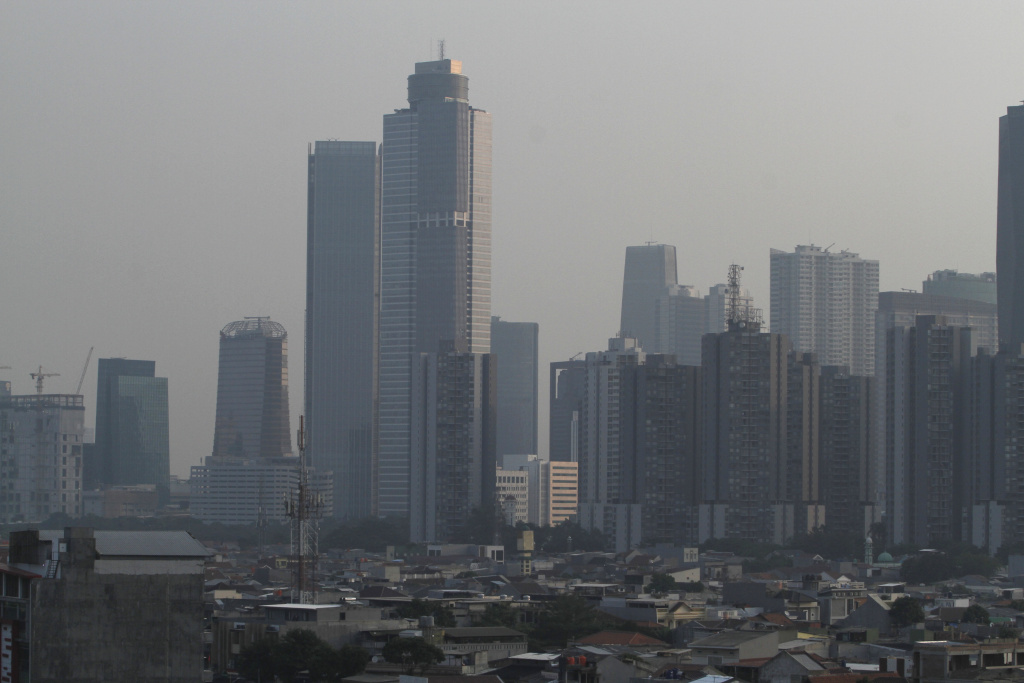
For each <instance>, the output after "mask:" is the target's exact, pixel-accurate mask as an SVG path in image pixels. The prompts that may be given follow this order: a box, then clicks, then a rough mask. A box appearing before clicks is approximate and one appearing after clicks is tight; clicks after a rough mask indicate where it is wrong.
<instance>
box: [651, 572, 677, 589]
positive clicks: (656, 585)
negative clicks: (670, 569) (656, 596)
mask: <svg viewBox="0 0 1024 683" xmlns="http://www.w3.org/2000/svg"><path fill="white" fill-rule="evenodd" d="M677 587H678V584H676V580H675V579H674V578H672V575H671V574H654V575H652V576H651V582H650V583H649V584H647V587H646V589H645V590H646V591H647V592H648V593H668V592H670V591H674V590H676V588H677Z"/></svg>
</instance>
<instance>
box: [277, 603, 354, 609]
mask: <svg viewBox="0 0 1024 683" xmlns="http://www.w3.org/2000/svg"><path fill="white" fill-rule="evenodd" d="M263 607H264V608H265V609H308V610H318V609H328V608H331V607H342V605H340V604H338V603H335V604H333V605H306V604H303V603H301V602H280V603H277V604H276V605H263Z"/></svg>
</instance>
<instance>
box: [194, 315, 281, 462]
mask: <svg viewBox="0 0 1024 683" xmlns="http://www.w3.org/2000/svg"><path fill="white" fill-rule="evenodd" d="M290 444H291V430H290V428H289V415H288V333H287V332H285V329H284V327H283V326H282V325H281V324H280V323H275V322H272V321H271V320H270V318H265V317H260V318H245V319H244V320H239V321H237V322H233V323H229V324H228V325H226V326H225V327H224V329H223V330H221V331H220V371H219V373H218V375H217V420H216V423H215V425H214V433H213V457H214V458H217V457H225V456H232V457H246V458H254V457H260V458H272V457H276V456H281V455H285V454H288V453H290V452H291V446H290Z"/></svg>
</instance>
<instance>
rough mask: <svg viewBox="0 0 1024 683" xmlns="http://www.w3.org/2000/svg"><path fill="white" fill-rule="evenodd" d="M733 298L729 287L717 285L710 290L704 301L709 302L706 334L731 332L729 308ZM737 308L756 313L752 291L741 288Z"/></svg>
mask: <svg viewBox="0 0 1024 683" xmlns="http://www.w3.org/2000/svg"><path fill="white" fill-rule="evenodd" d="M731 300H732V296H731V294H730V291H729V285H723V284H717V285H715V286H714V287H712V288H711V289H709V290H708V293H707V296H705V297H704V301H705V302H707V310H708V312H707V324H708V326H707V328H706V329H705V332H706V333H709V334H710V333H716V334H717V333H718V332H727V331H728V330H729V306H730V302H731ZM736 302H737V306H738V307H739V309H740V310H741V311H755V310H757V309H755V308H754V297H752V296H751V295H750V290H748V289H747V288H746V287H741V288H740V290H739V296H738V298H737V299H736Z"/></svg>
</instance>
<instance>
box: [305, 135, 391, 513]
mask: <svg viewBox="0 0 1024 683" xmlns="http://www.w3.org/2000/svg"><path fill="white" fill-rule="evenodd" d="M379 219H380V156H379V154H378V151H377V144H376V143H374V142H338V141H321V142H317V143H316V145H315V147H314V149H313V153H311V154H310V155H309V206H308V216H307V263H306V367H305V414H306V453H307V455H308V457H309V459H310V462H311V464H313V465H314V466H315V467H316V468H317V469H318V470H320V471H331V472H333V473H334V485H335V491H334V500H335V501H336V505H335V508H334V512H335V514H336V515H337V516H339V517H348V518H359V517H365V516H368V515H372V514H376V512H377V510H376V495H375V494H376V485H375V477H374V474H375V469H376V447H375V441H374V437H373V434H374V429H373V425H374V421H375V419H376V403H377V385H376V371H377V343H378V304H379V298H380V222H379Z"/></svg>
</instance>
